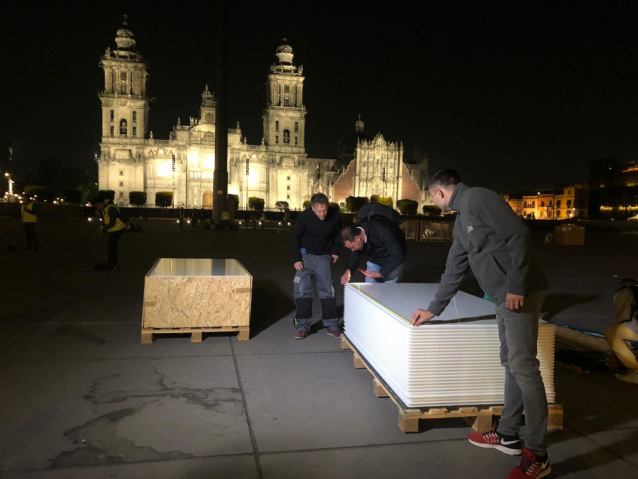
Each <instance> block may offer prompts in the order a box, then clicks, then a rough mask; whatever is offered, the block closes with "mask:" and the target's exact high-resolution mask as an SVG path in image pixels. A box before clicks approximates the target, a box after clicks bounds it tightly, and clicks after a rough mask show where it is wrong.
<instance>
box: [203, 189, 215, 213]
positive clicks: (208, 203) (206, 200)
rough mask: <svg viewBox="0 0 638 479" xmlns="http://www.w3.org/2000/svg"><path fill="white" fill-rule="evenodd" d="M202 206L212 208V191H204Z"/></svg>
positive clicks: (206, 208) (207, 208)
mask: <svg viewBox="0 0 638 479" xmlns="http://www.w3.org/2000/svg"><path fill="white" fill-rule="evenodd" d="M202 207H203V208H204V209H205V210H212V209H213V192H212V191H204V194H203V195H202Z"/></svg>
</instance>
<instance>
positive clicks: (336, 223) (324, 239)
mask: <svg viewBox="0 0 638 479" xmlns="http://www.w3.org/2000/svg"><path fill="white" fill-rule="evenodd" d="M340 229H341V220H340V216H339V211H337V210H336V209H334V208H330V207H329V208H328V214H327V215H326V219H325V220H320V219H319V218H318V217H317V215H316V214H315V212H314V211H312V208H306V210H304V211H302V212H301V213H299V216H297V221H296V222H295V229H294V230H293V232H292V236H291V237H290V257H291V258H292V262H293V263H296V262H298V261H301V251H300V249H301V248H304V249H305V250H306V252H307V253H310V254H316V255H323V254H335V255H338V254H339V251H340V250H341V237H340V234H339V233H340Z"/></svg>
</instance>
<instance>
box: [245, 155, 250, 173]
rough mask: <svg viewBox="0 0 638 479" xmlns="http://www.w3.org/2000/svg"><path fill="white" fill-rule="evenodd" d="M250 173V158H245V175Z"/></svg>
mask: <svg viewBox="0 0 638 479" xmlns="http://www.w3.org/2000/svg"><path fill="white" fill-rule="evenodd" d="M248 175H250V158H246V176H248Z"/></svg>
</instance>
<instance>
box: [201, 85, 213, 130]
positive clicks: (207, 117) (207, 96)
mask: <svg viewBox="0 0 638 479" xmlns="http://www.w3.org/2000/svg"><path fill="white" fill-rule="evenodd" d="M199 118H200V121H199V122H200V123H211V124H213V125H214V124H215V94H214V93H211V92H210V90H209V89H208V85H206V88H205V89H204V92H203V93H202V106H201V107H200V109H199Z"/></svg>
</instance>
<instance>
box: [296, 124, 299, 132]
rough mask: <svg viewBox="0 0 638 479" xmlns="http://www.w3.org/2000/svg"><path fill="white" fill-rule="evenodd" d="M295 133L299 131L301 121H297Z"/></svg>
mask: <svg viewBox="0 0 638 479" xmlns="http://www.w3.org/2000/svg"><path fill="white" fill-rule="evenodd" d="M295 133H299V123H297V122H295Z"/></svg>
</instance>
